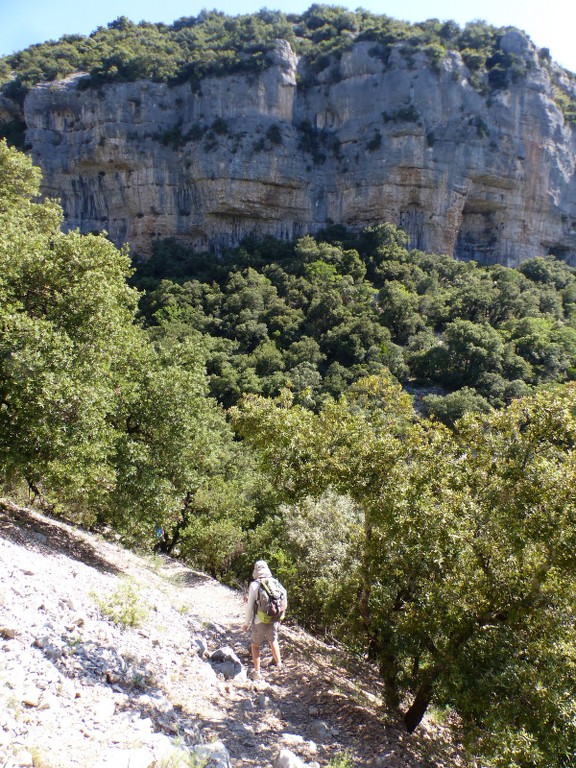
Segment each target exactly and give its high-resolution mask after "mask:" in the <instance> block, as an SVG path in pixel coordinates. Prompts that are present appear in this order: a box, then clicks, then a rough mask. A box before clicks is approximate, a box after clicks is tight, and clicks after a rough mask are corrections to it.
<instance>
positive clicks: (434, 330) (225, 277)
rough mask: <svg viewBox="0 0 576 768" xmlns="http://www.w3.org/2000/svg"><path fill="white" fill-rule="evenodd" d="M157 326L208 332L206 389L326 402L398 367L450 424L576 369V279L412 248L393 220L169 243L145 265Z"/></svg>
mask: <svg viewBox="0 0 576 768" xmlns="http://www.w3.org/2000/svg"><path fill="white" fill-rule="evenodd" d="M134 281H135V284H136V285H137V286H138V287H139V288H140V289H141V290H143V291H144V295H143V298H142V301H141V312H142V317H143V319H144V320H145V322H146V325H147V326H152V327H153V326H155V325H158V326H159V325H162V323H163V322H165V321H170V322H171V323H174V322H176V321H177V322H179V323H181V324H182V325H185V326H187V327H190V328H194V329H195V330H196V331H198V332H199V333H201V334H202V336H203V339H204V341H205V345H206V364H207V371H208V381H209V388H210V393H211V394H212V395H213V397H215V398H216V399H217V400H218V401H219V402H221V403H222V404H223V405H224V406H225V407H230V406H231V405H234V404H235V403H236V402H237V401H238V398H240V397H241V396H242V395H243V394H245V393H248V392H250V393H255V394H263V395H266V396H276V395H278V394H279V393H280V392H281V390H282V389H284V388H289V389H290V391H291V392H292V394H293V397H294V400H295V402H296V403H299V404H304V405H306V406H308V407H311V408H317V407H318V406H319V405H320V403H321V402H322V401H323V400H324V399H325V398H326V397H327V396H331V397H338V396H340V395H342V394H345V393H346V391H347V390H348V388H349V386H350V385H351V384H352V383H353V382H355V381H357V380H358V379H359V378H361V377H363V376H368V375H373V374H380V373H382V372H383V371H390V372H391V373H392V374H393V375H394V376H395V378H396V379H397V380H398V381H399V382H401V383H403V384H404V385H405V386H406V387H407V388H408V389H409V391H412V392H418V393H419V397H418V401H417V402H418V404H420V406H421V408H422V409H424V411H425V413H426V414H427V415H429V416H432V415H433V416H435V417H436V418H438V419H440V420H441V421H443V422H445V423H447V424H454V422H455V421H456V419H457V418H459V417H460V416H462V415H463V413H464V412H465V411H467V410H475V411H481V412H488V411H490V410H491V409H492V408H500V407H502V406H503V405H505V404H508V403H510V402H511V400H513V399H514V398H516V397H518V396H520V395H525V394H528V393H529V392H530V391H533V390H534V389H536V388H538V387H540V386H542V385H545V384H547V383H549V382H555V381H566V380H569V379H572V378H574V377H575V376H576V275H575V272H574V270H573V269H572V268H570V267H568V266H567V265H566V264H565V263H563V262H562V261H558V260H555V259H554V258H552V257H551V258H536V259H529V260H527V261H524V262H523V263H522V265H521V267H520V268H519V269H511V268H508V267H503V266H499V265H495V266H490V267H482V266H479V265H478V264H477V263H476V262H459V261H456V260H455V259H453V258H451V257H448V256H440V255H435V254H426V253H422V252H421V251H416V250H409V249H408V238H407V236H406V235H405V233H404V232H402V231H401V230H399V229H397V228H396V227H394V226H393V225H390V224H382V225H378V226H374V227H369V228H368V229H365V230H364V231H363V232H361V233H359V234H356V235H355V234H352V233H349V232H346V231H345V230H343V229H341V228H339V227H333V228H332V229H331V230H330V231H326V232H324V233H322V234H321V235H319V236H318V237H317V238H316V239H314V238H312V237H310V236H306V237H303V238H301V239H300V240H298V241H297V242H296V243H286V242H280V241H276V240H272V239H268V240H265V241H262V242H246V243H245V244H244V246H243V247H241V248H237V249H234V250H232V251H230V252H228V253H224V254H223V255H222V256H221V257H220V258H216V257H215V256H213V255H211V254H206V253H194V252H191V251H187V250H186V249H185V248H183V247H182V246H179V245H178V244H177V243H176V242H173V241H164V242H161V243H158V244H157V245H156V249H155V253H154V256H153V257H152V258H151V259H150V260H148V261H147V262H144V263H141V264H139V265H138V266H137V270H136V275H135V278H134Z"/></svg>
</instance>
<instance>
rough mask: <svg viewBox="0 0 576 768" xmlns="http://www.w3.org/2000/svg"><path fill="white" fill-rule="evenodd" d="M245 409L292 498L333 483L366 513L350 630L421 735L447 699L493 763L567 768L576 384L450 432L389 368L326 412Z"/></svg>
mask: <svg viewBox="0 0 576 768" xmlns="http://www.w3.org/2000/svg"><path fill="white" fill-rule="evenodd" d="M234 419H235V423H236V425H237V428H238V429H239V430H240V432H241V434H242V435H243V436H244V437H245V439H246V440H248V441H250V442H251V443H253V444H254V445H255V446H257V447H258V450H259V451H260V453H261V456H262V461H263V466H264V467H265V468H266V470H267V471H268V472H269V473H270V476H271V478H272V479H273V482H274V484H275V485H276V487H277V488H278V489H279V490H281V492H282V493H283V494H284V495H285V497H286V498H289V499H294V498H302V497H303V496H304V497H305V495H306V494H311V495H313V496H315V497H319V498H320V497H321V495H322V494H323V493H324V492H325V490H326V489H328V488H330V487H332V488H334V489H336V490H337V491H338V492H339V493H347V494H349V496H350V497H351V498H352V499H354V501H355V502H356V504H357V505H358V507H359V508H361V509H362V510H363V514H364V517H363V531H362V536H361V538H360V541H359V545H360V551H359V557H358V563H359V566H360V567H359V570H358V571H357V575H358V579H357V580H354V579H352V580H351V581H350V583H347V580H346V578H344V579H343V580H342V581H343V583H344V587H343V589H344V593H343V596H342V600H343V602H344V603H345V602H346V597H345V596H346V594H348V596H349V597H348V600H349V601H350V602H352V603H353V604H354V605H355V606H356V609H357V613H356V617H355V621H353V622H351V621H349V622H346V623H345V624H343V625H342V626H340V627H338V624H337V622H335V624H334V630H335V631H336V628H337V627H338V630H339V632H340V633H342V634H341V636H344V637H345V638H346V637H347V633H349V634H348V639H349V640H351V639H352V638H351V637H350V635H352V637H354V638H355V640H356V642H358V641H359V640H360V638H362V643H363V644H364V647H365V648H367V649H369V653H370V655H371V656H372V658H374V660H375V661H376V662H377V663H378V664H379V666H380V670H381V674H382V677H383V680H384V683H385V686H386V692H387V700H388V703H389V704H390V705H394V706H398V705H399V703H400V700H401V696H400V694H401V692H404V691H408V692H409V693H408V696H409V704H408V707H407V709H406V711H405V722H406V725H407V727H408V728H409V730H413V729H414V728H415V727H417V725H418V723H419V722H420V719H421V717H422V716H423V714H424V712H425V711H426V709H427V707H428V705H429V704H430V703H431V702H432V701H435V702H436V704H437V705H439V706H446V705H449V706H451V707H453V708H454V709H455V710H456V711H457V712H458V714H459V716H460V718H461V722H462V727H463V732H464V734H465V738H466V740H467V743H468V744H469V745H471V748H472V750H473V752H474V753H475V754H480V755H482V762H483V764H486V765H490V766H504V765H510V761H511V759H512V757H513V759H514V764H517V765H537V766H541V767H542V768H544V766H558V768H560V766H562V765H564V764H565V762H564V760H565V757H566V756H567V755H571V754H572V753H571V750H573V744H574V737H575V735H576V734H575V733H574V714H575V710H574V703H573V702H574V677H573V669H574V642H573V638H572V628H571V621H570V619H569V617H570V616H571V615H572V611H573V609H574V596H575V594H576V593H575V587H576V582H575V580H574V575H573V574H574V570H573V565H574V554H573V553H574V544H575V543H576V542H574V541H573V538H574V536H573V533H572V532H573V531H574V530H576V528H575V527H574V522H575V516H576V504H575V502H574V494H573V490H572V489H573V487H574V480H575V479H576V478H575V477H574V473H575V472H576V464H575V463H574V455H575V454H574V448H575V447H576V389H575V387H574V385H566V386H565V387H563V388H558V389H555V390H551V391H549V392H541V393H538V394H537V395H535V396H534V397H532V398H529V399H525V400H519V401H515V402H514V403H512V404H511V405H510V406H509V407H508V408H507V409H503V410H501V411H494V412H491V413H489V414H487V415H484V414H480V415H477V414H468V415H467V416H465V417H464V419H462V420H461V421H460V422H459V424H458V431H457V432H456V433H452V434H451V433H450V432H448V431H446V430H445V429H444V428H442V427H441V426H439V425H437V426H433V425H432V424H430V423H428V422H426V421H425V420H422V419H415V418H414V415H413V414H412V415H411V407H410V403H409V401H407V400H406V396H405V395H403V394H402V392H401V390H400V389H399V388H398V387H397V385H394V384H393V383H392V382H390V381H389V380H385V379H368V380H366V381H363V382H359V384H358V386H357V388H356V390H355V391H351V392H350V394H349V396H348V397H342V398H340V399H339V400H338V401H326V403H325V404H324V407H323V408H322V410H321V411H320V412H319V413H318V414H316V415H315V414H312V413H310V412H309V411H306V410H304V409H302V408H301V407H298V406H293V405H292V406H291V405H290V401H289V400H287V399H286V398H282V399H280V400H278V401H277V402H271V401H266V400H263V399H261V398H257V397H250V398H246V399H245V401H244V402H243V405H242V407H241V408H240V409H236V410H235V411H234ZM306 505H307V506H306V507H301V509H308V508H309V507H310V502H306ZM325 567H326V566H325ZM326 570H327V572H328V570H329V569H328V568H326ZM553 723H554V724H555V726H554V727H552V724H553Z"/></svg>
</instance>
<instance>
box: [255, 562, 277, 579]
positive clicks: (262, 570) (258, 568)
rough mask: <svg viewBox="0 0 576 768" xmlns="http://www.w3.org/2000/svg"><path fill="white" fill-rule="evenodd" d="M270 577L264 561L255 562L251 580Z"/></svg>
mask: <svg viewBox="0 0 576 768" xmlns="http://www.w3.org/2000/svg"><path fill="white" fill-rule="evenodd" d="M270 576H272V574H271V573H270V568H268V563H267V562H266V560H257V561H256V562H255V563H254V570H253V571H252V578H253V579H266V578H269V577H270Z"/></svg>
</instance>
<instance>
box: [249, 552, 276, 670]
mask: <svg viewBox="0 0 576 768" xmlns="http://www.w3.org/2000/svg"><path fill="white" fill-rule="evenodd" d="M252 578H253V581H252V582H251V584H250V587H249V589H248V598H247V600H246V613H245V618H244V626H243V630H244V631H245V632H247V631H248V628H249V627H250V626H252V634H251V637H250V640H251V643H252V661H253V663H254V671H253V672H252V674H251V675H250V677H251V678H252V679H253V680H259V679H261V677H262V675H261V674H260V646H261V645H262V644H263V643H264V641H265V640H268V642H269V643H270V650H271V651H272V658H273V659H274V663H275V664H276V667H277V668H278V669H282V657H281V655H280V645H279V643H278V625H279V624H280V620H281V619H282V618H283V617H284V612H283V611H282V613H281V615H279V616H278V617H275V618H271V617H270V616H269V615H267V614H266V613H264V612H263V611H262V610H261V608H262V605H261V600H262V598H261V594H262V591H263V589H262V585H265V586H266V585H267V581H268V579H270V580H271V583H272V584H278V586H279V587H280V588H281V590H282V591H283V593H284V602H283V608H284V609H285V607H286V598H285V596H286V591H285V590H284V588H283V587H282V585H280V584H279V582H277V581H276V580H275V579H273V578H272V574H271V573H270V568H268V564H267V563H266V562H265V561H264V560H258V561H257V562H256V563H255V564H254V570H253V571H252ZM264 599H266V592H264Z"/></svg>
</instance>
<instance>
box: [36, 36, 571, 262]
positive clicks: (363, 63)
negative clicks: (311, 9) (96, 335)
mask: <svg viewBox="0 0 576 768" xmlns="http://www.w3.org/2000/svg"><path fill="white" fill-rule="evenodd" d="M500 45H501V47H503V48H504V49H507V48H509V49H511V50H513V51H514V52H515V53H517V54H518V53H519V54H520V55H522V56H523V57H524V58H525V60H526V62H527V64H528V66H529V71H528V74H527V75H526V76H523V77H521V78H519V79H518V80H517V81H516V82H515V83H513V84H512V85H511V86H510V87H509V88H507V89H504V90H499V91H493V92H492V93H491V94H490V95H489V96H484V95H481V94H480V93H479V91H478V89H476V88H474V87H473V86H472V84H471V82H470V72H469V71H468V70H467V68H466V66H465V65H464V63H463V61H462V59H461V57H460V55H459V54H458V53H449V54H447V55H446V56H445V57H444V59H443V60H442V61H441V62H440V63H439V64H436V65H435V66H433V65H432V64H431V63H430V61H429V59H428V58H427V57H426V54H425V53H424V52H423V53H419V54H416V56H414V55H413V56H412V57H411V58H409V57H407V56H406V55H405V53H404V51H403V49H402V46H401V45H400V44H399V45H397V46H396V47H395V48H394V49H393V51H392V53H391V55H390V57H389V59H388V61H387V62H386V63H384V62H383V61H382V58H381V57H379V56H378V55H377V50H375V49H374V47H373V44H371V43H367V42H363V43H357V44H356V45H355V46H354V47H353V48H352V49H351V50H350V51H348V52H346V53H344V54H343V56H342V59H341V61H340V62H339V63H338V64H337V65H334V64H333V65H332V66H331V67H330V68H328V69H326V70H325V71H324V72H321V73H320V74H319V75H317V76H316V78H315V79H314V84H313V85H310V84H309V82H310V81H309V79H306V78H305V77H302V75H303V74H305V69H304V68H305V62H302V61H299V60H298V59H297V57H296V55H295V54H294V53H293V51H292V50H291V48H290V46H289V44H288V43H287V42H285V41H278V44H277V48H276V51H275V52H274V54H273V61H272V62H271V66H270V67H269V68H268V69H267V70H265V71H264V72H262V73H260V74H258V75H239V74H235V75H229V76H225V77H219V78H215V77H211V78H206V79H204V80H203V81H202V82H201V87H200V89H199V90H198V91H196V92H194V91H193V90H192V89H191V87H190V85H188V84H186V85H179V86H176V87H170V86H168V85H166V84H161V83H152V82H148V81H139V82H135V83H120V84H110V85H106V86H101V87H100V88H98V89H95V88H84V87H83V81H84V77H85V76H83V75H77V76H75V77H72V78H68V79H67V80H63V81H60V82H57V83H52V84H44V85H39V86H37V87H36V88H35V89H33V90H32V91H31V92H30V93H29V94H28V96H27V98H26V101H25V105H24V117H25V120H26V124H27V134H26V140H27V142H28V144H29V146H30V147H31V151H32V155H33V159H34V161H35V162H36V163H37V164H39V165H40V166H41V167H42V169H43V172H44V177H45V191H46V192H47V193H49V194H52V195H55V196H58V197H60V198H61V200H62V204H63V207H64V211H65V216H66V222H67V226H69V227H71V228H76V227H79V228H80V230H81V231H82V232H90V231H101V230H106V231H107V232H108V233H109V235H110V237H111V239H112V240H113V241H114V242H115V243H117V244H121V243H124V242H129V243H130V246H131V248H132V250H133V251H135V252H137V253H140V254H147V253H149V252H150V248H151V243H152V241H153V240H154V239H155V238H163V237H176V238H179V239H181V240H182V241H184V242H186V243H189V244H190V245H194V246H196V247H200V248H214V249H219V248H222V247H225V246H228V245H235V244H237V243H238V242H239V241H240V240H241V239H242V238H243V237H245V236H246V235H255V236H263V235H273V236H275V237H279V238H292V237H295V236H299V235H302V234H304V233H308V232H311V233H314V232H316V231H318V230H319V229H320V228H322V227H325V226H326V225H328V224H330V223H339V224H345V225H347V226H349V227H351V228H360V227H363V226H366V225H370V224H373V223H377V222H381V221H391V222H393V223H395V224H398V225H399V226H401V227H402V228H403V229H405V230H406V231H407V232H408V234H409V235H410V238H411V244H412V246H413V247H417V248H421V249H423V250H427V251H432V252H439V253H440V252H441V253H453V254H455V255H456V256H458V257H460V258H474V259H477V260H479V261H481V262H484V263H495V262H500V263H503V264H507V265H515V264H517V263H519V262H520V261H522V260H523V259H526V258H530V257H534V256H539V255H545V254H548V253H555V254H557V255H560V256H562V257H563V258H565V259H567V260H568V261H569V262H570V263H572V264H574V263H576V177H575V170H576V139H575V134H574V131H573V128H572V127H571V126H570V125H569V124H567V123H566V122H565V121H564V118H563V115H562V112H561V111H560V109H559V107H558V106H557V104H556V103H555V101H554V87H555V86H554V83H553V80H552V73H553V71H554V70H553V67H554V65H550V64H548V63H547V64H546V66H544V65H543V64H542V63H541V61H540V59H539V56H538V50H537V49H536V48H535V47H534V46H533V45H532V43H531V42H530V41H529V40H528V39H527V38H525V37H524V36H523V35H522V34H521V33H519V32H518V31H511V32H509V33H508V34H507V35H505V36H504V37H503V38H502V40H501V43H500ZM558 71H559V70H556V76H559V75H558ZM565 77H567V76H565ZM568 87H573V88H574V89H575V93H576V86H574V85H573V84H570V83H569V82H568Z"/></svg>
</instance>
